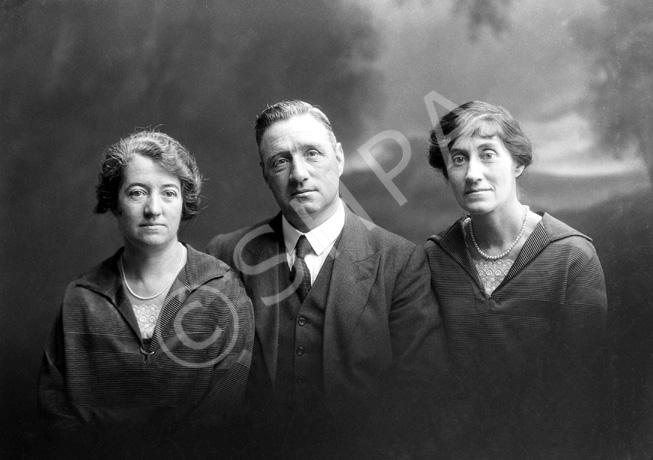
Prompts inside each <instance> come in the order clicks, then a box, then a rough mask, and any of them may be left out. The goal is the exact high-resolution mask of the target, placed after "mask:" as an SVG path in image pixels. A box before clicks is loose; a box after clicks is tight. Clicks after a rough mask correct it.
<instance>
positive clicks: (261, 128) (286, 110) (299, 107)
mask: <svg viewBox="0 0 653 460" xmlns="http://www.w3.org/2000/svg"><path fill="white" fill-rule="evenodd" d="M306 114H309V115H311V116H312V117H313V118H315V119H316V120H317V121H319V122H320V123H322V125H324V127H325V128H326V130H327V132H328V133H329V137H330V138H331V142H333V143H334V144H335V143H336V136H335V134H334V133H333V128H331V122H330V121H329V119H328V118H327V116H326V115H325V114H324V112H322V111H321V110H320V109H319V108H317V107H315V106H314V105H311V104H309V103H308V102H304V101H300V100H298V99H286V100H284V101H281V102H277V103H276V104H273V105H270V106H268V107H267V108H266V109H265V110H264V111H263V112H261V113H260V114H259V116H258V117H256V122H255V123H254V131H255V132H256V145H258V146H259V148H260V147H261V138H263V134H265V131H266V130H267V129H268V128H269V127H270V126H271V125H272V124H274V123H276V122H278V121H282V120H288V119H290V118H292V117H298V116H301V115H306Z"/></svg>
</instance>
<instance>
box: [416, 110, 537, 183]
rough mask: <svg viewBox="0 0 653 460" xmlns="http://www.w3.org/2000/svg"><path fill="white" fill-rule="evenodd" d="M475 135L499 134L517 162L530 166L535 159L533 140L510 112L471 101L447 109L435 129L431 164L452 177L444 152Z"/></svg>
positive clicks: (432, 136)
mask: <svg viewBox="0 0 653 460" xmlns="http://www.w3.org/2000/svg"><path fill="white" fill-rule="evenodd" d="M472 136H480V137H492V136H498V137H499V139H501V141H503V144H504V145H505V146H506V149H507V150H508V152H510V154H511V155H512V157H513V159H514V160H515V162H516V163H517V164H519V165H522V166H524V167H525V168H526V167H528V166H529V165H530V164H531V162H532V161H533V148H532V146H531V141H530V139H528V137H527V136H526V134H524V131H523V130H522V129H521V126H519V123H517V120H515V119H514V118H513V116H512V115H511V114H510V112H508V111H507V110H506V109H504V108H503V107H500V106H497V105H492V104H488V103H487V102H481V101H471V102H467V103H465V104H463V105H461V106H459V107H456V108H455V109H453V110H452V111H451V112H449V113H447V114H446V115H445V116H443V117H442V118H441V119H440V122H439V123H438V124H437V125H436V126H435V127H434V128H433V130H432V131H431V133H430V146H429V163H430V164H431V166H432V167H433V168H435V169H437V170H439V171H440V172H441V173H442V175H444V177H445V179H448V174H447V167H446V164H445V162H444V156H445V155H448V152H449V150H450V149H451V147H452V146H453V144H454V143H455V142H456V141H457V140H458V139H460V138H465V137H472Z"/></svg>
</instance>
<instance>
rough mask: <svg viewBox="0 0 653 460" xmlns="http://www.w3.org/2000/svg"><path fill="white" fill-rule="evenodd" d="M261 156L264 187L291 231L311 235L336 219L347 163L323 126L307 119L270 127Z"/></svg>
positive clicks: (290, 119)
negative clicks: (340, 184)
mask: <svg viewBox="0 0 653 460" xmlns="http://www.w3.org/2000/svg"><path fill="white" fill-rule="evenodd" d="M259 154H260V156H261V167H262V170H263V177H264V178H265V182H266V183H267V184H268V186H269V187H270V190H272V194H273V195H274V198H275V200H276V201H277V203H278V204H279V207H280V208H281V211H282V212H283V214H284V216H286V219H288V221H289V222H290V223H291V224H292V225H293V226H294V227H295V228H297V229H298V230H300V231H304V232H305V231H308V230H311V229H313V228H315V227H317V226H318V225H320V224H321V223H323V222H324V221H325V220H327V219H328V218H329V217H331V216H332V215H333V214H334V212H335V211H336V209H337V203H338V185H339V181H340V175H341V174H342V171H343V168H344V164H345V159H344V155H343V153H342V146H341V145H340V143H335V145H334V142H333V141H332V138H331V136H330V135H329V131H327V129H326V127H325V126H324V125H323V124H322V123H320V122H319V121H318V120H316V119H315V118H313V116H312V115H309V114H305V115H300V116H296V117H292V118H289V119H288V120H283V121H278V122H276V123H273V124H272V125H270V127H268V129H267V130H266V131H265V133H264V134H263V137H262V138H261V145H260V147H259Z"/></svg>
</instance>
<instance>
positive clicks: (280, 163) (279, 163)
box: [272, 158, 288, 168]
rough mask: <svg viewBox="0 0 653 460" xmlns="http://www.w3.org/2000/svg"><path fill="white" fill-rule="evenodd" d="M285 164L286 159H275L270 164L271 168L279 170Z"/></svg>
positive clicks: (286, 162)
mask: <svg viewBox="0 0 653 460" xmlns="http://www.w3.org/2000/svg"><path fill="white" fill-rule="evenodd" d="M286 164H288V160H287V159H286V158H277V159H276V160H274V161H273V162H272V167H273V168H280V167H282V166H285V165H286Z"/></svg>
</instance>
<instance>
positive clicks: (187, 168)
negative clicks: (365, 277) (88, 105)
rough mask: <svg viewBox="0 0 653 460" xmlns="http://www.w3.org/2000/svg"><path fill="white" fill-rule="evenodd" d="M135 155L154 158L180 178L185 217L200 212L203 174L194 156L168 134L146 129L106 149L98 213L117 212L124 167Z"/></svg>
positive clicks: (98, 191) (99, 185) (98, 190)
mask: <svg viewBox="0 0 653 460" xmlns="http://www.w3.org/2000/svg"><path fill="white" fill-rule="evenodd" d="M136 155H142V156H144V157H148V158H151V159H152V160H154V161H155V162H156V163H158V164H159V165H160V166H161V167H162V168H163V169H164V170H165V171H167V172H168V173H170V174H172V175H174V176H177V177H178V178H179V182H180V183H181V195H182V202H183V207H182V214H181V218H182V220H188V219H190V218H192V217H193V216H195V215H196V214H197V213H198V212H199V205H200V201H201V197H200V192H201V190H202V175H201V174H200V171H199V169H198V167H197V163H196V161H195V158H194V157H193V155H191V153H190V152H189V151H188V149H187V148H186V147H184V146H183V145H182V144H180V143H179V142H178V141H176V140H175V139H173V138H172V137H170V136H168V135H167V134H164V133H161V132H157V131H150V130H145V131H139V132H136V133H134V134H132V135H130V136H128V137H125V138H124V139H121V140H120V141H118V142H116V143H115V144H113V145H112V146H110V147H108V148H107V149H106V150H105V151H104V152H103V154H102V163H101V172H100V174H99V176H98V183H97V186H96V188H95V192H96V197H97V205H96V206H95V212H96V213H98V214H103V213H105V212H107V211H111V212H112V213H115V212H116V210H117V207H118V192H119V191H120V186H121V184H122V180H123V175H124V171H125V167H126V166H127V164H129V161H130V160H131V159H132V158H134V157H135V156H136Z"/></svg>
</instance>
